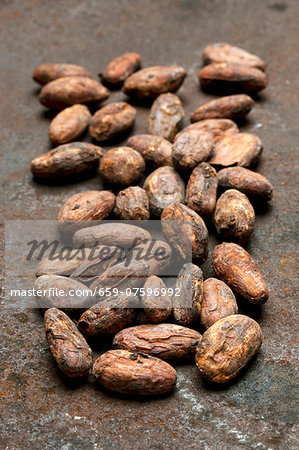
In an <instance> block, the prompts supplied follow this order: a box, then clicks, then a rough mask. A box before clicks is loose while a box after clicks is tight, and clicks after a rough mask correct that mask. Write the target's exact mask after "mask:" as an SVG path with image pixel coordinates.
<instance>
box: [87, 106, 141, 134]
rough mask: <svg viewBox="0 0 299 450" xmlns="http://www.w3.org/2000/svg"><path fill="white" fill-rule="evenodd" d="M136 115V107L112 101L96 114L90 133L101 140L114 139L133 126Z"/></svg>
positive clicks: (92, 120)
mask: <svg viewBox="0 0 299 450" xmlns="http://www.w3.org/2000/svg"><path fill="white" fill-rule="evenodd" d="M135 117H136V109H135V108H133V106H131V105H129V104H128V103H125V102H116V103H110V104H109V105H106V106H104V107H103V108H101V109H99V110H98V111H97V112H96V113H95V114H94V116H93V117H92V119H91V124H90V127H89V134H90V136H91V137H92V138H93V139H96V140H97V141H99V142H103V141H108V140H110V139H114V138H116V137H119V136H121V135H122V134H124V133H125V132H126V131H128V130H130V129H131V128H132V127H133V125H134V122H135Z"/></svg>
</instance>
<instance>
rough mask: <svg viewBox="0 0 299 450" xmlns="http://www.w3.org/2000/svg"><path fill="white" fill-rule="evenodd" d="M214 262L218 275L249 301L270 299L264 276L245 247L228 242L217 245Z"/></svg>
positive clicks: (261, 301)
mask: <svg viewBox="0 0 299 450" xmlns="http://www.w3.org/2000/svg"><path fill="white" fill-rule="evenodd" d="M212 262H213V268H214V272H215V274H216V276H217V277H218V278H220V280H222V281H224V283H226V284H227V285H228V286H229V287H230V288H231V289H233V290H234V291H236V292H238V294H240V295H242V296H243V297H244V298H246V299H247V300H248V301H250V302H251V303H254V304H262V303H265V302H266V301H267V300H268V297H269V291H268V288H267V285H266V282H265V280H264V277H263V276H262V274H261V272H260V271H259V269H258V268H257V266H256V264H255V262H254V260H253V259H252V257H251V256H250V255H249V253H247V251H246V250H244V248H242V247H240V246H239V245H237V244H234V243H227V242H224V243H223V244H220V245H217V246H216V247H215V249H214V251H213V255H212Z"/></svg>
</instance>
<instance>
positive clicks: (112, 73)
mask: <svg viewBox="0 0 299 450" xmlns="http://www.w3.org/2000/svg"><path fill="white" fill-rule="evenodd" d="M140 66H141V57H140V55H139V54H138V53H125V54H123V55H120V56H117V57H116V58H114V59H113V60H112V61H110V63H109V64H108V66H107V67H106V70H105V72H104V73H100V74H99V76H100V78H101V80H102V82H103V83H104V84H107V85H112V86H119V85H121V84H122V83H123V82H124V81H125V80H126V79H127V78H128V77H129V76H130V75H132V73H134V72H136V70H138V69H139V68H140Z"/></svg>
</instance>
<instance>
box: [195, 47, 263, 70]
mask: <svg viewBox="0 0 299 450" xmlns="http://www.w3.org/2000/svg"><path fill="white" fill-rule="evenodd" d="M203 60H204V64H211V63H221V62H227V63H232V64H241V65H243V66H248V67H255V68H256V69H260V70H265V67H266V65H265V62H264V61H263V60H262V59H261V58H259V57H258V56H256V55H253V54H252V53H249V52H247V51H246V50H243V49H242V48H239V47H235V46H234V45H230V44H227V43H225V42H219V43H215V44H210V45H207V46H206V47H205V49H204V51H203Z"/></svg>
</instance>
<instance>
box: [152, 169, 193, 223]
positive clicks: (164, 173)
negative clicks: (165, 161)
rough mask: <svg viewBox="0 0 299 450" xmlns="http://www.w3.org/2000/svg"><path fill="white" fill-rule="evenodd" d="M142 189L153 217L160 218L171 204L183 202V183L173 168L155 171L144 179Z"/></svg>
mask: <svg viewBox="0 0 299 450" xmlns="http://www.w3.org/2000/svg"><path fill="white" fill-rule="evenodd" d="M143 187H144V189H145V191H146V193H147V196H148V200H149V205H150V211H151V213H152V215H153V216H155V217H160V215H161V213H162V211H163V209H164V208H166V207H167V206H169V205H171V204H172V203H174V202H184V201H185V183H184V181H183V180H182V178H181V177H180V176H179V174H178V173H177V172H176V171H175V170H174V168H173V167H169V166H163V167H160V168H159V169H156V170H155V171H154V172H152V173H151V174H150V175H149V176H148V177H147V178H146V180H145V182H144V186H143Z"/></svg>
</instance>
